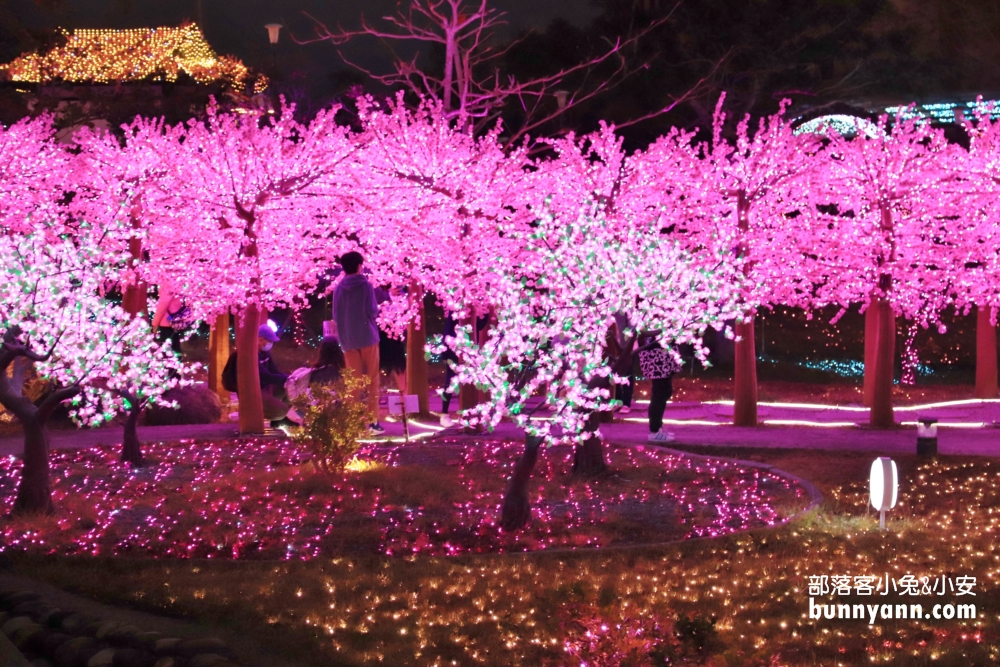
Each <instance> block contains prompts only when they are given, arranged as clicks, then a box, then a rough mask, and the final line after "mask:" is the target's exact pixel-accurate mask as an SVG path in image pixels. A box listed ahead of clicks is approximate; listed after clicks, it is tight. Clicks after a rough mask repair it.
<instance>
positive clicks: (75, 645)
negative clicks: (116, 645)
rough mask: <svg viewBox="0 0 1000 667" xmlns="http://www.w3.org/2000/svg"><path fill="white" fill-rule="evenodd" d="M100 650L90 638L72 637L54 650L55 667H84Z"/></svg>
mask: <svg viewBox="0 0 1000 667" xmlns="http://www.w3.org/2000/svg"><path fill="white" fill-rule="evenodd" d="M99 650H100V646H99V645H98V644H97V642H96V641H94V640H93V639H92V638H90V637H74V638H73V639H70V640H69V641H68V642H66V643H65V644H63V645H62V646H60V647H59V648H57V649H56V653H55V663H56V667H86V665H87V661H88V660H90V658H91V657H93V655H94V654H95V653H97V652H98V651H99Z"/></svg>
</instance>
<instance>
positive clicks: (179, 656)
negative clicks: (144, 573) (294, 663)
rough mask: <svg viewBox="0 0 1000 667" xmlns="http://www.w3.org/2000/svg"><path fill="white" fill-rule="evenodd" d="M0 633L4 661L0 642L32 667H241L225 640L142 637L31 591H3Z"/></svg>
mask: <svg viewBox="0 0 1000 667" xmlns="http://www.w3.org/2000/svg"><path fill="white" fill-rule="evenodd" d="M0 631H2V635H0V657H5V656H4V652H3V648H4V647H3V643H2V642H3V641H9V643H10V644H11V645H12V647H14V648H16V650H17V651H19V655H20V656H21V659H22V660H23V661H24V662H23V664H25V665H29V664H30V665H31V666H32V667H240V666H239V664H238V663H237V662H236V661H235V658H234V657H233V652H232V650H231V649H230V648H229V647H228V646H227V645H226V643H225V642H223V641H222V640H221V639H216V638H203V639H181V638H179V637H165V636H164V635H163V634H162V633H159V632H142V631H141V630H140V629H139V628H137V627H135V626H133V625H130V624H127V623H118V622H114V621H102V620H100V619H98V618H96V617H94V616H90V615H86V614H82V613H78V612H75V611H73V610H69V609H58V608H56V607H55V606H53V605H51V604H49V603H48V602H46V600H45V596H44V595H43V594H39V593H34V592H30V591H17V590H0ZM28 658H31V662H30V663H29V662H28ZM3 664H4V665H5V666H6V665H7V664H8V662H7V661H6V659H5V660H4V662H3ZM11 664H12V665H18V664H20V663H16V662H14V663H11Z"/></svg>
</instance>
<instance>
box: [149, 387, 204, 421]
mask: <svg viewBox="0 0 1000 667" xmlns="http://www.w3.org/2000/svg"><path fill="white" fill-rule="evenodd" d="M163 398H164V400H167V401H177V407H176V408H165V407H162V406H158V405H151V406H149V407H147V408H146V417H145V422H146V424H147V425H148V426H173V425H178V424H215V423H217V422H218V421H219V418H220V417H221V416H222V403H221V402H220V401H219V397H218V396H217V395H216V393H215V392H214V391H212V390H211V389H209V388H208V387H207V386H206V385H204V384H195V385H191V386H190V387H175V388H174V389H171V390H169V391H167V392H166V393H164V394H163Z"/></svg>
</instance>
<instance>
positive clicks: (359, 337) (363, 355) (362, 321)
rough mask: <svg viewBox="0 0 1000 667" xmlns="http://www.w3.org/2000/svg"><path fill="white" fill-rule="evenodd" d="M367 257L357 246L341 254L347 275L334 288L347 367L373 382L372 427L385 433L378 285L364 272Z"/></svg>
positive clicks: (370, 396) (370, 389)
mask: <svg viewBox="0 0 1000 667" xmlns="http://www.w3.org/2000/svg"><path fill="white" fill-rule="evenodd" d="M364 261H365V260H364V258H363V257H362V256H361V253H359V252H355V251H353V250H352V251H351V252H348V253H345V254H344V255H343V256H341V258H340V266H341V267H342V268H343V269H344V274H345V275H344V278H343V279H342V280H341V281H340V283H339V284H338V285H337V287H336V289H334V291H333V319H334V320H336V322H337V333H338V335H339V336H340V346H341V347H342V348H343V350H344V359H345V361H346V362H347V367H348V368H352V369H354V370H355V371H356V372H357V373H358V374H360V375H361V376H362V377H367V378H368V379H369V381H370V382H371V384H370V385H369V387H368V394H367V400H366V403H367V404H368V412H369V414H370V419H371V423H370V424H369V428H370V429H371V430H372V431H373V432H375V433H383V432H385V429H383V428H382V426H381V424H379V412H378V385H379V354H378V325H377V324H375V317H376V316H377V315H378V304H377V303H376V302H375V288H374V287H373V286H372V284H371V283H370V282H368V278H367V277H365V276H364V275H362V274H361V265H362V264H363V263H364Z"/></svg>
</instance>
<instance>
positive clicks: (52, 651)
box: [42, 632, 73, 659]
mask: <svg viewBox="0 0 1000 667" xmlns="http://www.w3.org/2000/svg"><path fill="white" fill-rule="evenodd" d="M70 639H73V638H72V637H70V636H69V635H67V634H66V633H64V632H53V633H51V634H50V635H49V636H48V637H46V638H45V639H43V640H42V653H43V654H45V655H46V656H48V657H49V658H53V659H54V658H55V657H56V650H57V649H58V648H59V647H60V646H62V645H63V644H65V643H66V642H68V641H69V640H70Z"/></svg>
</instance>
